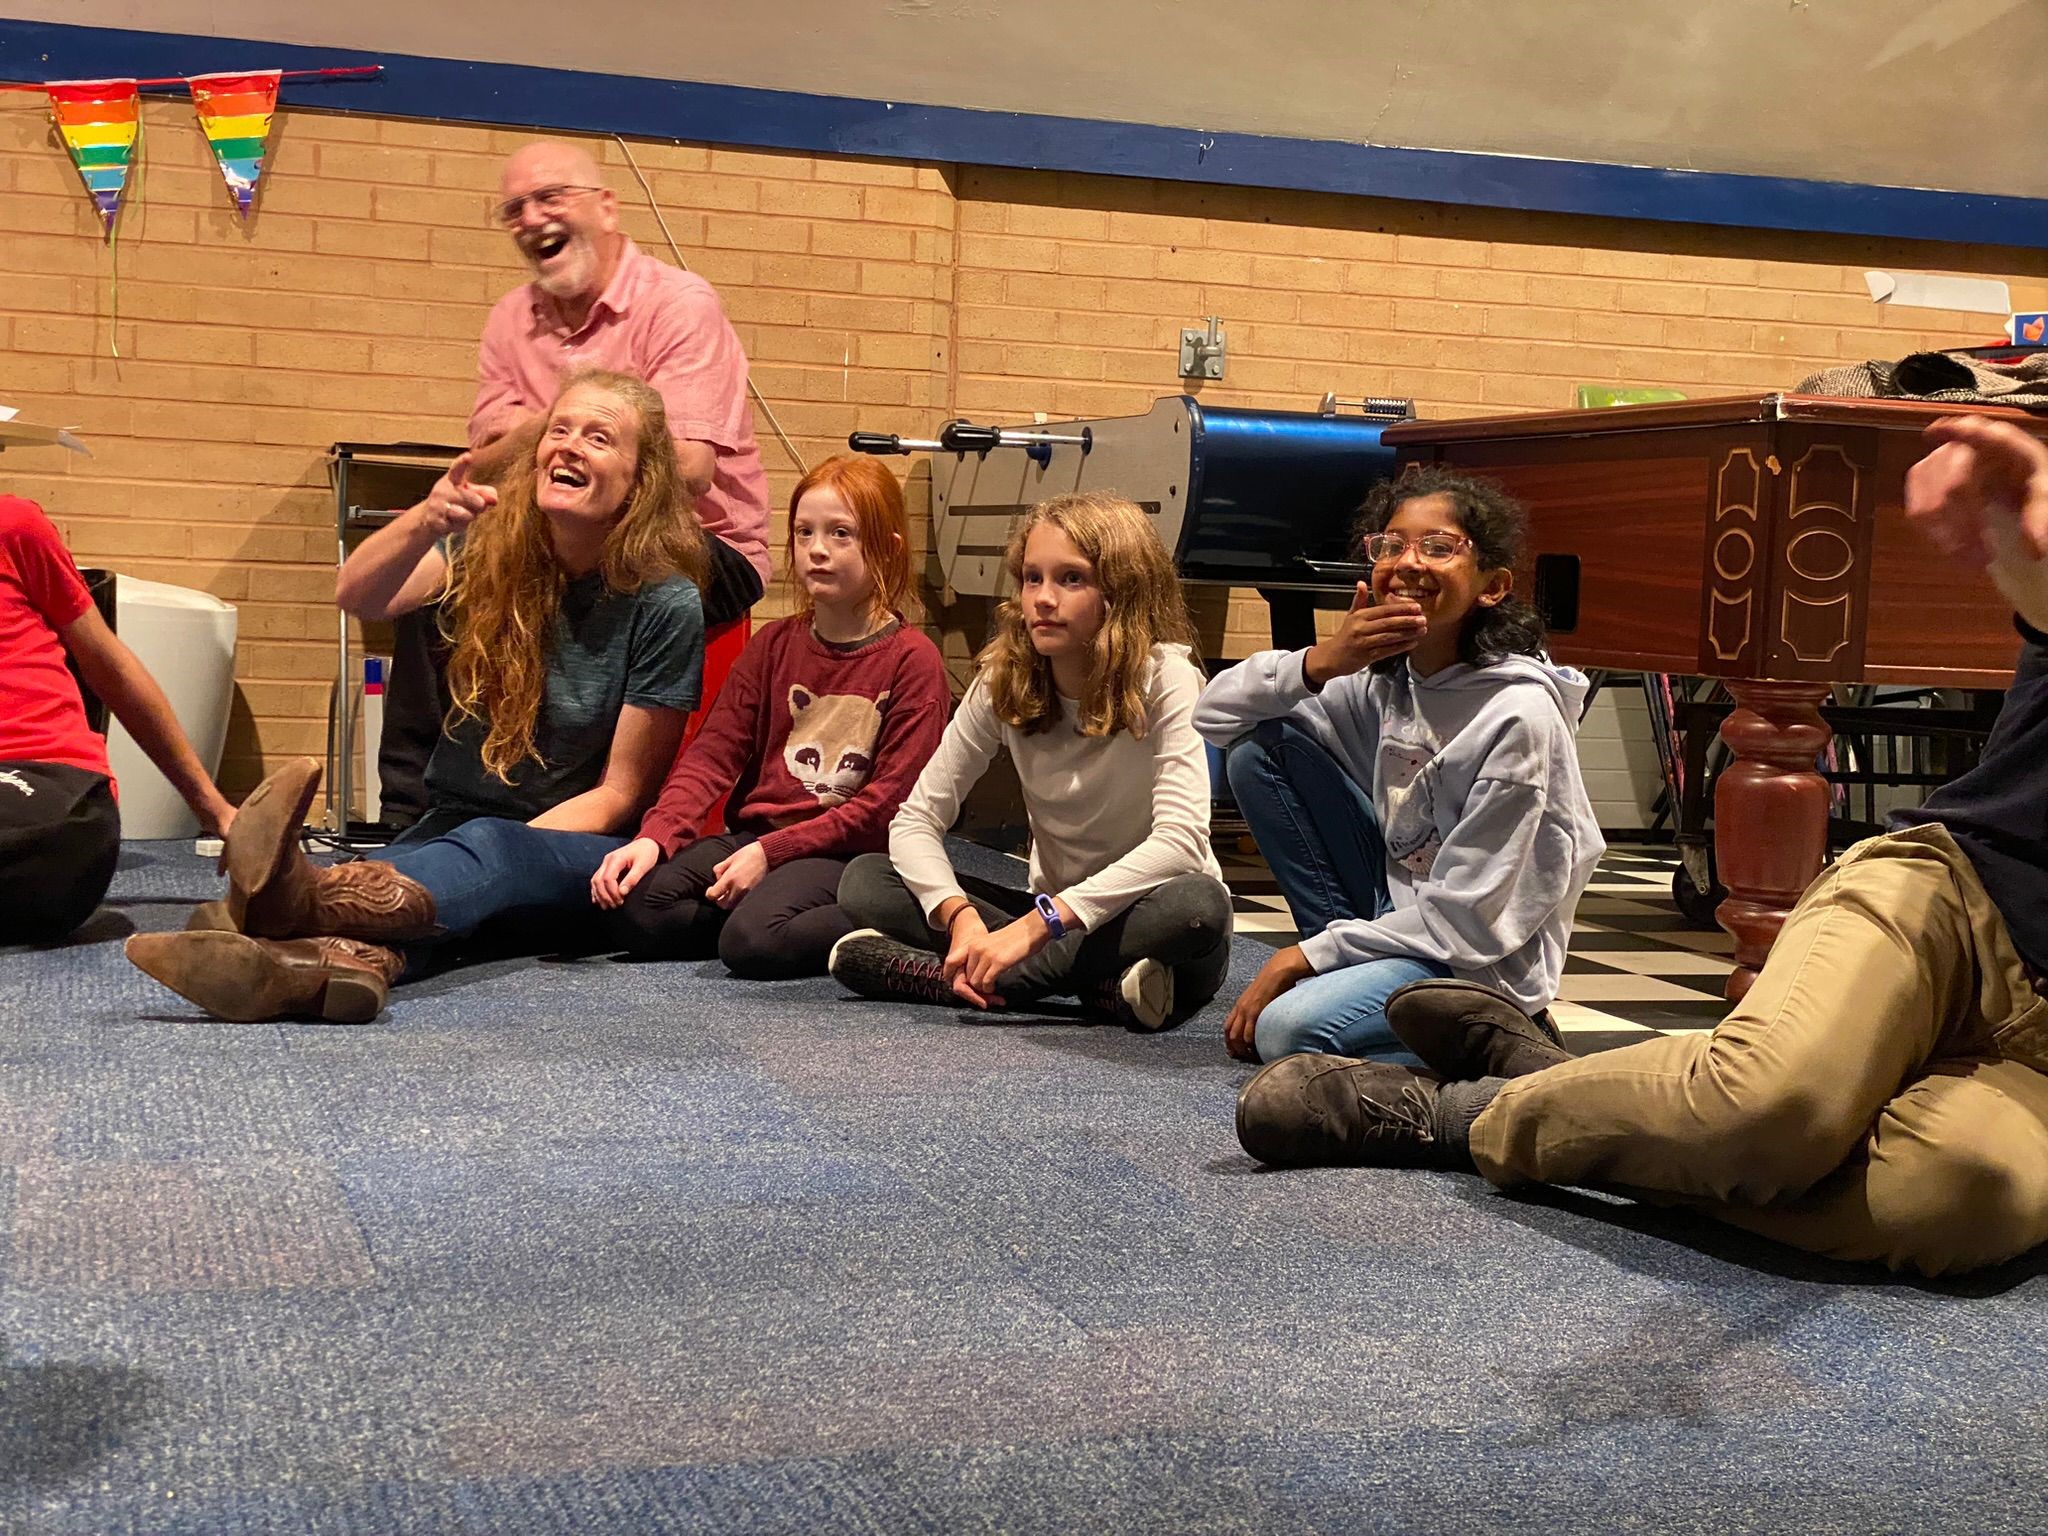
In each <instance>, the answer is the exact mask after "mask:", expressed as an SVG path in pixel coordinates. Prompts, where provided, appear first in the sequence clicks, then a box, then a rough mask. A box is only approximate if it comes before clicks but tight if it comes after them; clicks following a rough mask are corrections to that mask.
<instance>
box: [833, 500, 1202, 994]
mask: <svg viewBox="0 0 2048 1536" xmlns="http://www.w3.org/2000/svg"><path fill="white" fill-rule="evenodd" d="M1004 562H1005V565H1006V566H1007V568H1008V570H1009V574H1010V579H1011V582H1012V583H1013V585H1014V586H1015V588H1016V592H1017V595H1016V596H1015V597H1014V598H1011V599H1008V600H1007V601H1005V602H1004V603H1003V605H1002V608H1001V610H1000V612H999V615H998V618H997V632H996V637H995V639H993V640H992V641H990V642H989V644H988V646H987V648H986V649H984V650H983V651H982V653H981V655H980V656H979V657H978V658H977V659H976V668H977V670H976V675H975V679H974V682H973V685H972V686H971V687H970V688H969V689H968V691H967V697H966V698H965V699H963V700H962V701H961V703H960V708H959V710H958V711H957V712H956V713H955V715H954V717H953V720H952V723H951V724H950V725H949V726H947V728H946V734H945V737H944V739H943V740H942V741H941V742H940V743H939V750H938V751H937V752H936V753H935V754H934V755H933V757H932V759H931V761H930V762H929V763H928V764H927V765H926V766H925V770H924V772H923V774H922V775H921V776H920V777H919V779H918V781H917V786H916V788H914V789H913V790H912V791H911V793H910V797H909V798H908V799H907V800H905V801H904V803H903V808H902V809H901V810H900V811H899V812H897V815H896V819H895V820H894V822H892V823H891V824H890V828H889V852H888V855H887V856H886V857H884V856H882V855H880V854H866V855H863V856H862V857H861V858H859V859H856V860H855V861H854V862H853V864H852V865H851V866H849V867H848V869H847V871H846V876H845V878H844V879H843V880H842V881H841V883H840V888H839V902H840V906H841V908H842V909H843V910H844V911H845V913H846V914H847V916H848V917H850V918H852V919H853V920H854V921H855V922H860V923H864V924H867V925H868V927H867V928H866V929H864V930H862V931H860V932H857V933H853V934H849V935H848V936H847V937H846V938H844V939H842V940H840V941H839V943H838V945H837V946H835V948H834V950H833V953H832V960H831V970H832V974H833V975H834V976H835V977H837V978H838V979H839V981H840V982H841V983H842V984H844V985H845V986H847V987H849V988H850V989H852V990H853V991H855V992H859V993H861V994H862V995H864V996H869V997H895V998H903V999H910V1000H915V1001H920V1002H933V1003H939V1002H951V1001H955V1000H958V1001H960V1002H965V1003H967V1004H970V1005H972V1006H974V1007H976V1008H1001V1007H1006V1006H1010V1007H1014V1006H1016V1005H1018V1004H1020V1003H1027V1002H1031V1001H1035V1000H1036V999H1038V998H1041V997H1046V996H1054V995H1071V996H1075V997H1079V998H1080V999H1081V1000H1082V1001H1083V1002H1085V1003H1088V1004H1090V1005H1091V1006H1094V1007H1096V1008H1098V1009H1100V1010H1102V1011H1104V1012H1107V1013H1109V1014H1111V1015H1112V1016H1113V1017H1116V1018H1118V1019H1120V1020H1122V1021H1123V1022H1124V1023H1126V1024H1127V1025H1131V1026H1134V1027H1139V1028H1144V1029H1160V1028H1163V1027H1164V1026H1165V1025H1166V1024H1168V1023H1170V1022H1173V1021H1175V1020H1178V1019H1180V1018H1182V1017H1185V1016H1186V1015H1187V1014H1188V1013H1190V1012H1192V1011H1193V1010H1194V1009H1196V1008H1198V1007H1200V1006H1201V1005H1202V1004H1203V1003H1205V1002H1207V1001H1208V1000H1209V999H1210V998H1211V997H1213V996H1215V994H1216V989H1217V988H1218V987H1219V986H1221V985H1222V981H1223V974H1224V971H1225V969H1226V967H1227V965H1228V963H1229V954H1230V895H1229V892H1228V891H1226V890H1225V889H1224V886H1223V880H1222V870H1221V869H1220V868H1219V867H1218V866H1217V863H1216V856H1215V854H1214V853H1213V852H1212V851H1211V849H1210V847H1209V799H1210V794H1209V771H1208V762H1207V758H1206V755H1205V753H1204V751H1203V745H1202V740H1201V738H1200V737H1199V736H1197V735H1196V734H1195V729H1194V724H1193V710H1194V703H1195V699H1196V697H1197V695H1199V694H1200V692H1201V689H1202V674H1201V671H1200V669H1199V668H1198V667H1197V666H1196V665H1195V663H1194V661H1193V659H1192V644H1193V640H1194V630H1193V626H1192V625H1191V624H1190V623H1189V621H1188V616H1187V608H1186V606H1185V604H1184V602H1183V600H1182V597H1181V590H1180V582H1179V578H1178V577H1177V576H1176V574H1175V572H1174V569H1173V563H1172V561H1171V560H1169V559H1168V558H1167V554H1166V551H1165V550H1164V549H1163V548H1161V547H1160V544H1159V540H1158V538H1157V537H1156V536H1155V535H1154V534H1153V532H1152V529H1151V527H1150V525H1149V524H1148V523H1147V522H1146V520H1145V515H1144V513H1142V512H1141V511H1139V510H1138V508H1137V507H1136V506H1134V505H1132V504H1131V503H1130V502H1128V501H1125V500H1123V499H1122V498H1120V497H1114V496H1104V495H1093V494H1081V495H1071V496H1061V497H1056V498H1054V499H1053V500H1051V501H1048V502H1045V503H1043V504H1042V505H1040V506H1038V507H1036V508H1034V509H1033V510H1032V511H1031V512H1030V513H1029V514H1027V516H1026V517H1025V518H1024V519H1023V521H1022V522H1021V523H1020V524H1019V525H1018V527H1017V529H1016V531H1015V532H1014V533H1013V534H1012V536H1011V539H1010V544H1009V548H1008V550H1007V551H1006V553H1005V555H1004ZM1000 750H1007V751H1008V752H1009V754H1010V758H1011V761H1012V762H1013V763H1014V764H1015V765H1016V769H1017V777H1018V779H1019V780H1020V781H1021V783H1022V785H1023V790H1024V806H1025V812H1026V815H1027V817H1028V818H1029V821H1030V827H1031V889H1030V890H1029V891H1014V890H1007V889H1004V888H1001V887H997V886H993V885H989V884H987V883H986V882H980V881H972V880H970V881H967V882H963V881H962V880H961V878H960V877H959V875H958V874H956V872H955V871H954V869H953V866H952V863H951V861H950V860H948V859H947V857H946V849H945V834H946V831H947V829H948V828H949V827H951V826H952V824H953V819H954V817H955V816H956V815H957V814H958V812H959V809H960V804H961V801H962V800H963V798H964V797H965V796H966V794H967V791H968V790H969V789H971V788H972V787H973V786H974V784H975V783H976V781H978V780H979V779H980V778H981V775H982V774H983V773H984V772H985V771H986V770H987V768H988V765H989V763H990V762H991V761H993V760H994V758H995V755H996V753H997V752H998V751H1000ZM969 884H972V885H973V886H974V889H973V891H972V893H971V894H970V892H969V890H968V889H967V888H966V887H967V885H969Z"/></svg>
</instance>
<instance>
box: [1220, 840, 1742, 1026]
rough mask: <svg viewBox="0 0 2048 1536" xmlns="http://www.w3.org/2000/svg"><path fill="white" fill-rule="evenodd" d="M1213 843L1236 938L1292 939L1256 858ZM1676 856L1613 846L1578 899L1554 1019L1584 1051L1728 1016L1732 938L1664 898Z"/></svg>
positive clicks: (1281, 905)
mask: <svg viewBox="0 0 2048 1536" xmlns="http://www.w3.org/2000/svg"><path fill="white" fill-rule="evenodd" d="M1241 846H1242V845H1240V844H1237V843H1236V842H1235V841H1234V840H1232V839H1228V838H1224V837H1219V838H1218V839H1217V844H1216V854H1217V857H1218V858H1219V859H1221V860H1222V861H1223V874H1224V879H1225V880H1226V881H1227V882H1228V884H1229V886H1230V891H1231V895H1232V897H1233V898H1234V899H1235V906H1236V909H1237V932H1238V934H1239V936H1241V937H1243V938H1249V939H1257V940H1259V941H1261V942H1263V943H1267V944H1271V945H1274V946H1275V947H1278V946H1279V945H1282V944H1291V943H1293V942H1294V940H1295V938H1296V937H1297V935H1296V933H1295V930H1294V920H1293V918H1291V917H1290V916H1288V913H1287V903H1286V902H1284V901H1283V900H1281V898H1280V894H1279V890H1278V888H1277V887H1276V886H1275V885H1274V884H1273V876H1272V874H1271V872H1270V871H1269V870H1268V869H1267V868H1266V866H1265V862H1264V861H1263V860H1261V859H1260V858H1259V856H1258V855H1257V854H1256V853H1246V852H1242V851H1240V848H1241ZM1676 863H1677V856H1676V855H1675V854H1674V853H1673V852H1672V850H1671V849H1669V848H1666V847H1656V846H1643V845H1640V844H1623V845H1622V846H1620V847H1616V848H1610V849H1609V850H1608V853H1607V856H1606V857H1605V858H1603V859H1602V860H1601V861H1600V868H1599V870H1598V871H1597V872H1596V873H1595V874H1594V876H1593V881H1592V884H1590V885H1588V886H1587V887H1586V894H1585V895H1584V896H1583V897H1582V898H1581V899H1580V901H1579V910H1578V913H1577V916H1576V917H1575V919H1574V920H1573V923H1572V938H1571V952H1570V954H1569V956H1568V957H1567V958H1566V960H1565V967H1564V971H1565V974H1564V993H1563V996H1562V997H1561V998H1560V999H1559V1000H1558V1002H1557V1003H1556V1004H1555V1005H1554V1006H1553V1007H1552V1009H1551V1017H1552V1018H1553V1019H1555V1020H1556V1021H1557V1026H1558V1029H1559V1030H1560V1031H1561V1032H1562V1033H1563V1035H1564V1036H1565V1040H1566V1043H1567V1044H1569V1045H1570V1046H1571V1047H1572V1049H1573V1050H1574V1051H1576V1052H1578V1053H1580V1054H1581V1055H1583V1054H1584V1053H1586V1052H1588V1051H1599V1050H1606V1049H1608V1048H1610V1047H1612V1046H1617V1045H1627V1044H1630V1043H1631V1042H1633V1041H1636V1040H1643V1039H1647V1038H1648V1037H1650V1036H1651V1035H1655V1034H1668V1033H1671V1032H1673V1031H1675V1030H1689V1029H1711V1028H1712V1027H1713V1026H1714V1025H1715V1024H1717V1023H1719V1022H1720V1019H1721V1016H1722V1015H1723V1014H1724V1013H1726V1012H1727V1011H1728V1005H1727V1003H1725V1002H1724V1001H1722V998H1721V988H1722V985H1723V983H1724V981H1725V979H1726V977H1727V975H1728V972H1729V971H1730V970H1731V969H1733V962H1732V960H1731V959H1730V958H1729V957H1730V955H1731V954H1732V952H1733V950H1734V948H1735V941H1734V940H1733V939H1731V938H1729V936H1728V935H1727V934H1725V933H1723V932H1721V931H1720V930H1719V929H1715V930H1713V931H1712V932H1709V933H1703V932H1701V931H1700V930H1699V929H1698V928H1695V927H1693V926H1692V924H1691V923H1689V922H1688V921H1687V920H1686V919H1685V918H1684V917H1682V916H1680V915H1679V912H1678V909H1677V907H1675V906H1674V905H1673V904H1672V901H1671V875H1672V870H1673V868H1674V867H1675V865H1676Z"/></svg>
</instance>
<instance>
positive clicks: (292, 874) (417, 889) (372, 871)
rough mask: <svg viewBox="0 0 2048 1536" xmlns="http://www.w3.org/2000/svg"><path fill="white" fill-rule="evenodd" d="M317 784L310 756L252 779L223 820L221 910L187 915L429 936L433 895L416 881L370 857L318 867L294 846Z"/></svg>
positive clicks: (268, 927)
mask: <svg viewBox="0 0 2048 1536" xmlns="http://www.w3.org/2000/svg"><path fill="white" fill-rule="evenodd" d="M319 787H320V765H319V764H318V763H317V762H315V761H314V760H313V759H312V758H310V757H302V758H299V759H298V760H297V761H295V762H290V763H287V764H285V766H284V767H282V768H280V769H278V770H277V772H275V773H273V774H272V775H271V776H270V777H269V778H267V779H265V780H264V781H263V782H262V783H261V784H260V785H258V786H257V788H256V791H255V793H253V794H251V795H250V796H249V798H248V799H247V800H245V801H244V802H243V803H242V808H241V810H239V811H237V812H236V813H235V820H234V824H233V825H232V826H230V827H229V828H228V836H227V849H226V854H225V862H226V864H227V871H228V894H227V900H226V902H225V903H224V910H222V909H216V908H214V907H213V906H212V904H211V903H209V904H207V905H205V906H202V907H201V908H199V909H198V910H197V911H195V913H194V914H193V921H194V923H195V924H203V925H205V926H207V927H214V928H218V927H222V926H225V927H228V928H230V929H233V930H235V931H237V932H240V933H245V934H249V935H252V936H254V937H257V938H266V939H292V938H299V937H302V936H307V935H338V936H340V937H343V938H350V939H366V940H369V941H370V942H372V943H407V942H409V941H411V940H414V939H425V938H430V937H432V936H433V934H434V932H435V921H434V898H433V897H432V896H430V895H429V894H428V893H427V890H426V887H425V886H423V885H421V884H420V883H419V882H418V881H416V880H410V879H407V878H406V877H405V876H404V875H401V874H400V873H399V872H398V871H397V870H395V869H393V868H392V867H391V866H390V865H389V864H380V863H377V862H376V861H374V860H364V861H363V862H361V863H358V864H338V865H336V866H334V867H333V868H331V869H322V868H320V867H319V866H317V865H315V864H314V863H313V862H312V861H311V860H310V859H308V858H307V857H306V855H305V854H304V852H302V851H301V850H300V847H299V831H300V829H301V827H302V826H303V825H304V824H305V819H306V808H307V807H308V806H309V805H311V804H312V803H313V794H314V791H315V790H317V789H318V788H319ZM223 916H224V917H225V919H226V922H225V924H223V923H222V922H221V918H222V917H223Z"/></svg>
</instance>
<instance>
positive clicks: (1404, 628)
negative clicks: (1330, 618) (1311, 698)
mask: <svg viewBox="0 0 2048 1536" xmlns="http://www.w3.org/2000/svg"><path fill="white" fill-rule="evenodd" d="M1428 629H1429V621H1428V620H1427V619H1425V618H1424V617H1423V616H1422V605H1421V604H1420V603H1418V602H1416V601H1415V600H1414V599H1413V598H1407V597H1396V598H1390V599H1388V600H1387V601H1386V602H1384V603H1375V602H1374V601H1373V598H1372V586H1371V584H1370V583H1368V582H1363V581H1361V582H1360V583H1359V584H1358V595H1357V596H1356V597H1354V598H1353V599H1352V600H1351V611H1350V612H1349V613H1347V614H1345V615H1344V622H1343V623H1342V624H1339V625H1338V626H1337V632H1336V633H1335V634H1334V635H1332V636H1330V638H1329V639H1327V640H1319V641H1317V642H1316V643H1315V644H1314V645H1312V646H1310V647H1309V650H1308V656H1307V657H1306V658H1305V660H1304V662H1303V667H1302V670H1303V671H1304V672H1305V673H1306V674H1307V676H1308V680H1309V683H1310V684H1311V685H1312V686H1314V687H1317V688H1320V687H1322V686H1323V684H1325V683H1327V682H1329V681H1330V680H1331V679H1332V678H1337V677H1349V676H1350V675H1351V674H1352V673H1353V672H1363V671H1364V670H1365V669H1366V668H1367V667H1369V666H1371V665H1372V664H1373V663H1374V662H1376V661H1385V660H1386V659H1387V658H1388V657H1389V656H1399V655H1400V654H1401V653H1402V652H1404V651H1412V650H1414V649H1415V646H1416V644H1417V642H1418V641H1420V640H1421V639H1422V637H1423V635H1424V634H1425V633H1427V631H1428Z"/></svg>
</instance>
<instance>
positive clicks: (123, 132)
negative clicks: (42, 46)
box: [44, 80, 141, 237]
mask: <svg viewBox="0 0 2048 1536" xmlns="http://www.w3.org/2000/svg"><path fill="white" fill-rule="evenodd" d="M44 89H46V90H47V91H48V92H49V93H50V110H51V111H52V112H53V113H55V114H56V118H57V131H58V132H59V133H61V134H62V135H63V136H64V147H65V148H66V149H68V150H70V151H71V159H72V163H73V164H75V165H76V166H77V167H78V174H79V175H80V176H82V177H84V178H85V189H86V190H87V191H88V192H90V193H91V194H92V200H93V205H94V206H95V207H96V208H98V209H99V211H100V222H101V223H103V224H104V225H105V226H106V232H107V234H108V235H109V236H110V237H111V236H112V235H113V233H114V216H115V215H116V214H117V213H119V212H120V211H121V189H122V188H123V187H125V186H126V185H127V184H128V167H129V165H130V163H131V162H132V161H133V160H134V157H135V135H136V132H137V130H138V128H139V127H140V126H141V125H140V123H139V121H138V118H137V113H136V102H137V97H136V93H135V82H134V81H133V80H53V81H51V82H50V83H49V84H48V85H47V86H45V87H44Z"/></svg>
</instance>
